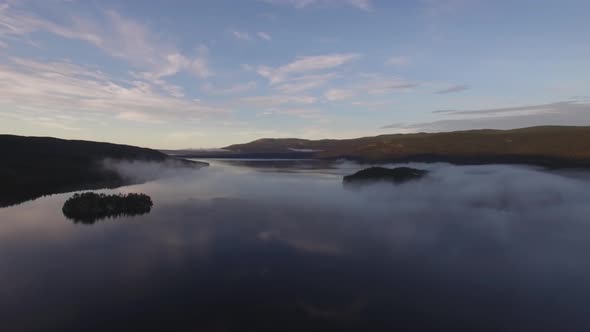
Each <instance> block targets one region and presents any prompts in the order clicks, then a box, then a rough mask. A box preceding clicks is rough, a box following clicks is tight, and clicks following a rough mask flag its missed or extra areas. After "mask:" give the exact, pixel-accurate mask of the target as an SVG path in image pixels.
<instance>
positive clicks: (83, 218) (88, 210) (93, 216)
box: [62, 192, 154, 224]
mask: <svg viewBox="0 0 590 332" xmlns="http://www.w3.org/2000/svg"><path fill="white" fill-rule="evenodd" d="M153 205H154V204H153V202H152V199H151V198H150V197H149V196H148V195H146V194H133V193H130V194H127V195H122V194H118V195H105V194H96V193H92V192H86V193H81V194H74V196H72V197H70V198H69V199H68V200H67V201H66V202H65V203H64V206H63V208H62V211H63V214H64V216H66V217H67V218H68V219H72V220H74V222H76V223H77V222H81V223H85V224H93V223H94V222H96V221H97V220H100V219H105V218H116V217H120V216H134V215H142V214H146V213H149V212H150V211H151V209H152V206H153Z"/></svg>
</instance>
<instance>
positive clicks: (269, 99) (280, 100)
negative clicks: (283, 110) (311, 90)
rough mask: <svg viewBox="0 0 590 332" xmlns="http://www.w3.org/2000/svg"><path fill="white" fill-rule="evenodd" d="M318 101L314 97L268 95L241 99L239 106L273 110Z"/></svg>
mask: <svg viewBox="0 0 590 332" xmlns="http://www.w3.org/2000/svg"><path fill="white" fill-rule="evenodd" d="M316 101H317V99H316V98H315V97H312V96H293V95H266V96H251V97H245V98H242V99H240V100H239V103H238V104H240V105H247V106H254V107H259V108H272V107H277V106H283V105H311V104H314V103H315V102H316Z"/></svg>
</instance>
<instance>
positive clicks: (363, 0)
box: [262, 0, 373, 11]
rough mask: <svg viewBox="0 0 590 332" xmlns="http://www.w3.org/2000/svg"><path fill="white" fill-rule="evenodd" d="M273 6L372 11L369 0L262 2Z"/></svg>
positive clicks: (271, 0)
mask: <svg viewBox="0 0 590 332" xmlns="http://www.w3.org/2000/svg"><path fill="white" fill-rule="evenodd" d="M262 1H264V2H266V3H269V4H273V5H285V6H292V7H294V8H297V9H304V8H307V7H311V6H338V5H346V6H352V7H354V8H357V9H361V10H364V11H370V10H372V9H373V5H372V1H371V0H262Z"/></svg>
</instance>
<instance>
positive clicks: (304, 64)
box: [257, 53, 360, 84]
mask: <svg viewBox="0 0 590 332" xmlns="http://www.w3.org/2000/svg"><path fill="white" fill-rule="evenodd" d="M359 57H360V55H359V54H356V53H341V54H328V55H316V56H300V57H297V58H296V59H295V60H294V61H293V62H290V63H288V64H286V65H283V66H280V67H276V68H272V67H269V66H260V67H258V69H257V72H258V74H259V75H260V76H262V77H264V78H266V79H268V80H269V82H270V83H271V84H277V83H281V82H283V81H285V80H287V79H289V78H290V77H292V76H294V75H298V74H303V73H310V72H318V71H323V70H327V69H333V68H337V67H340V66H342V65H345V64H348V63H350V62H352V61H354V60H356V59H358V58H359Z"/></svg>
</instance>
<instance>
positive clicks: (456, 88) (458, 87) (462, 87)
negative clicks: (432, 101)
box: [436, 84, 469, 94]
mask: <svg viewBox="0 0 590 332" xmlns="http://www.w3.org/2000/svg"><path fill="white" fill-rule="evenodd" d="M468 89H469V85H465V84H456V85H452V86H450V87H448V88H445V89H442V90H438V91H436V93H438V94H447V93H454V92H461V91H465V90H468Z"/></svg>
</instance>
